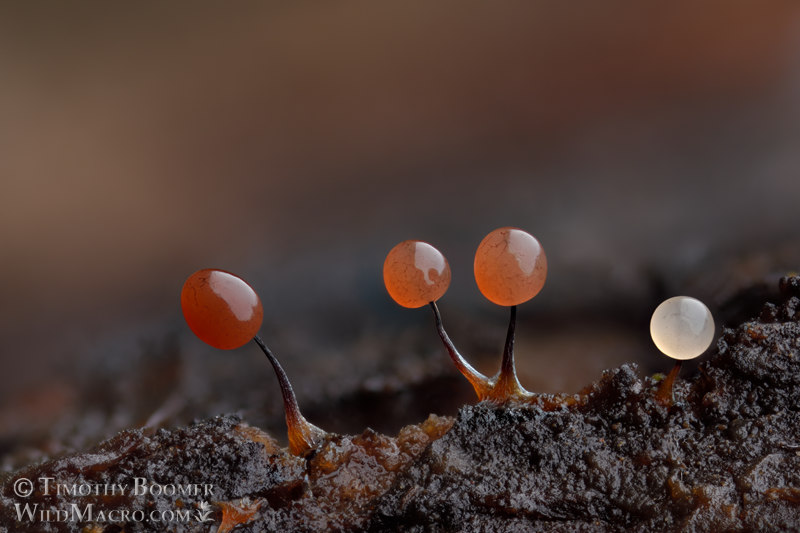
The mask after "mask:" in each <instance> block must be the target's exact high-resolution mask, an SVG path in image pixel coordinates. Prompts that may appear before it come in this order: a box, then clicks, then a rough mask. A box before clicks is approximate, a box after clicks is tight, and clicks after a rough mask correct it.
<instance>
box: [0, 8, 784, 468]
mask: <svg viewBox="0 0 800 533" xmlns="http://www.w3.org/2000/svg"><path fill="white" fill-rule="evenodd" d="M798 146H800V4H798V3H797V2H793V1H785V2H780V1H777V2H762V3H750V2H701V3H697V2H671V3H669V4H664V5H661V6H645V5H643V4H638V3H617V2H613V1H609V2H585V3H574V2H568V3H566V2H565V3H554V2H525V3H511V4H505V5H504V6H503V7H502V8H501V7H499V6H498V5H496V4H491V3H480V2H437V3H435V4H430V3H419V4H406V3H402V4H401V3H399V2H398V3H389V4H387V3H377V4H376V3H351V4H319V3H311V2H293V3H291V4H282V3H272V2H253V3H241V4H237V5H236V6H234V7H231V6H228V5H226V6H224V7H223V6H221V5H219V4H211V3H209V4H204V3H171V4H162V3H158V4H156V3H153V4H148V5H141V4H137V5H132V4H131V5H127V6H125V5H119V4H114V5H109V4H106V3H69V4H66V3H65V4H58V3H53V4H47V5H44V4H39V3H35V4H33V3H18V4H14V5H10V4H4V5H3V6H2V7H0V185H1V186H2V187H1V188H0V259H1V260H0V364H1V365H2V369H3V370H2V372H0V455H2V456H3V457H4V458H3V459H2V461H0V467H2V468H6V469H7V468H12V467H14V466H18V465H19V464H23V463H25V462H27V461H33V460H38V459H39V458H41V457H42V454H46V455H47V454H56V453H61V452H63V451H67V450H70V449H75V448H80V447H84V446H87V445H90V444H92V443H94V442H97V441H98V440H100V439H102V438H105V437H107V436H109V435H112V434H113V433H114V432H116V431H118V430H120V429H124V428H126V427H132V426H141V425H144V424H149V425H150V426H158V425H174V424H179V423H186V422H188V421H190V420H192V419H193V418H195V417H200V418H202V417H209V416H213V415H216V414H219V413H224V412H239V413H240V414H242V416H243V417H245V419H246V420H248V421H249V422H251V423H253V424H257V425H260V426H262V427H265V428H267V429H269V430H270V431H272V432H273V433H275V434H276V435H279V436H282V435H283V432H284V431H285V430H284V427H283V421H282V414H281V410H280V403H279V395H278V391H277V385H276V384H275V379H274V377H273V376H272V375H271V370H270V368H269V367H268V365H267V364H266V361H264V360H263V356H262V355H260V354H259V353H258V351H257V349H256V348H255V346H249V347H245V348H241V349H239V350H236V351H232V352H217V351H215V350H212V349H210V348H208V347H205V346H204V345H203V344H202V343H201V342H200V341H198V340H196V339H194V338H193V337H192V336H191V334H190V333H189V332H188V329H187V328H186V326H185V325H184V323H183V320H182V317H181V314H180V309H179V304H178V302H179V292H180V288H181V286H182V284H183V281H184V280H185V278H186V277H187V276H188V275H189V274H191V273H192V272H194V271H195V270H198V269H200V268H205V267H216V268H224V269H226V270H230V271H233V272H236V273H238V274H239V275H241V276H243V277H244V278H245V279H247V280H248V281H249V282H250V283H251V284H252V285H253V286H254V287H255V288H256V290H257V291H258V292H259V293H260V295H261V297H262V300H263V301H264V306H265V324H264V329H263V337H264V338H265V340H266V341H267V344H269V345H270V346H271V347H272V349H273V350H274V351H275V352H276V353H277V355H278V356H279V358H281V360H282V361H283V362H284V366H285V367H286V369H287V372H288V373H289V375H290V378H292V381H293V382H294V385H295V388H296V389H297V392H298V396H299V399H300V402H301V406H303V407H304V410H305V411H306V414H307V416H308V418H310V419H311V420H312V421H313V422H315V423H317V424H318V425H321V426H323V427H325V428H328V429H332V430H335V431H347V432H357V431H360V430H362V429H363V428H364V427H365V426H367V425H370V426H372V427H374V428H376V429H379V430H381V431H388V432H395V431H397V429H398V428H399V427H401V426H402V425H404V424H408V423H414V422H419V421H421V420H422V419H424V418H425V416H427V414H428V413H429V412H436V413H438V414H453V413H455V411H456V409H457V408H458V406H459V405H461V404H463V403H464V402H470V401H474V400H473V395H472V392H471V391H470V389H469V386H468V385H467V384H466V382H465V381H464V380H462V379H461V378H459V377H458V376H456V375H455V374H454V370H453V369H452V368H451V366H450V364H449V361H448V360H447V357H446V356H445V354H444V351H443V349H442V348H441V346H440V344H439V341H438V338H437V337H436V334H435V331H434V329H433V324H432V318H431V316H430V314H429V310H427V309H420V310H406V309H402V308H400V307H399V306H397V305H395V304H394V303H393V302H392V301H391V300H390V299H389V297H388V296H387V295H386V293H385V290H384V288H383V284H382V279H381V268H382V263H383V259H384V257H385V254H386V253H387V252H388V251H389V249H391V248H392V247H393V246H394V245H395V244H396V243H397V242H399V241H401V240H405V239H421V240H425V241H428V242H431V243H432V244H434V245H435V246H437V247H438V248H439V249H440V250H441V251H442V252H443V253H444V254H445V255H446V256H447V257H448V259H449V261H450V265H451V268H452V271H453V282H452V285H451V287H450V290H449V292H448V293H447V294H446V295H445V297H444V298H443V299H442V301H441V309H442V312H443V315H444V320H445V325H446V326H447V327H448V330H449V332H450V334H451V337H453V339H454V341H455V342H456V344H457V345H458V346H459V347H460V348H461V349H462V351H464V352H465V354H466V355H467V356H468V358H469V359H470V360H471V361H473V362H474V363H475V364H476V366H478V367H479V368H480V369H482V370H484V371H485V372H487V373H493V372H494V371H495V369H496V368H497V365H498V364H499V354H500V351H501V348H502V344H503V339H504V335H505V328H506V323H505V321H506V319H507V310H505V309H502V308H499V307H497V306H494V305H493V304H490V303H488V302H487V301H485V300H483V299H482V297H481V296H480V294H479V292H478V290H477V288H476V286H475V283H474V281H473V279H472V254H473V253H474V250H475V248H476V246H477V244H478V243H479V242H480V240H481V239H482V238H483V236H484V235H485V234H486V233H488V232H489V231H491V230H492V229H495V228H497V227H500V226H508V225H511V226H518V227H521V228H524V229H526V230H528V231H529V232H531V233H532V234H534V235H536V236H537V237H538V238H539V240H540V241H541V243H542V244H543V246H544V248H545V250H546V252H547V255H548V262H549V268H550V271H549V277H548V280H547V283H546V285H545V288H544V290H543V291H542V293H541V294H540V295H539V296H537V297H536V298H535V299H534V300H533V301H531V302H529V303H527V304H525V305H523V306H521V307H520V309H519V313H520V315H519V320H520V323H519V325H518V328H517V330H518V333H519V339H518V351H517V358H518V362H519V365H520V379H521V381H522V383H523V385H525V386H526V387H527V388H529V389H531V390H534V391H540V392H569V393H573V392H577V391H578V390H580V389H581V388H582V387H583V386H584V385H586V384H588V383H590V382H591V381H593V380H595V379H597V378H599V376H600V375H601V372H602V370H603V369H605V368H612V367H615V366H618V365H620V364H622V363H624V362H631V361H636V362H638V364H639V365H640V367H641V369H642V372H643V373H652V372H656V371H666V370H668V369H669V368H670V363H669V362H668V361H667V360H666V359H664V358H662V356H660V355H659V354H658V353H657V351H656V349H655V348H654V347H653V346H652V344H651V342H650V339H649V334H648V330H647V324H648V321H649V317H650V314H651V313H652V310H653V309H654V307H655V306H656V305H657V304H658V303H659V302H660V300H661V299H662V298H664V297H668V296H672V295H675V294H679V293H684V294H691V295H694V296H698V297H701V298H703V299H705V300H706V301H707V303H709V305H710V306H711V307H712V309H714V311H715V312H716V313H717V320H718V325H719V326H722V325H724V324H725V323H730V322H731V321H735V320H737V319H741V318H742V317H743V316H747V315H748V314H751V311H752V309H753V307H752V306H753V303H754V302H759V301H761V297H762V296H763V295H764V294H767V293H769V292H770V288H771V287H773V286H774V281H775V280H776V279H777V277H778V276H779V275H780V274H782V273H785V272H787V271H789V270H793V269H798V268H800V267H799V266H798V265H800V210H798V205H799V203H800V150H798ZM685 372H687V373H690V371H688V370H685Z"/></svg>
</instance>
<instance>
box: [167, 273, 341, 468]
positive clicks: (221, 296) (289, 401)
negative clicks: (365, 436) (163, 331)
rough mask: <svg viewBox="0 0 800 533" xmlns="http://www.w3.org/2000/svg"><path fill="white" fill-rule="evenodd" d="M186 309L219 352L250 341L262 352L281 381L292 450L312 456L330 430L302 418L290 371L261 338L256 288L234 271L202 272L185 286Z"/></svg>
mask: <svg viewBox="0 0 800 533" xmlns="http://www.w3.org/2000/svg"><path fill="white" fill-rule="evenodd" d="M181 307H182V309H183V316H184V318H186V323H187V324H188V325H189V327H190V328H191V330H192V331H193V332H194V333H195V335H197V336H198V337H199V338H200V340H202V341H204V342H206V343H207V344H209V345H211V346H213V347H214V348H221V349H228V350H229V349H233V348H239V347H240V346H243V345H244V344H246V343H247V342H249V341H250V340H253V341H255V343H256V344H257V345H258V347H259V348H261V351H263V352H264V355H266V356H267V359H268V360H269V362H270V364H272V368H273V370H274V371H275V375H276V377H277V378H278V384H279V385H280V388H281V396H282V397H283V408H284V411H285V413H286V426H287V427H288V434H289V449H290V450H291V451H292V453H293V454H295V455H303V454H305V453H307V452H308V451H310V450H312V449H314V448H315V447H316V446H317V445H318V444H319V443H320V442H321V441H322V440H323V439H324V438H325V437H326V436H327V433H325V431H323V430H322V429H320V428H318V427H317V426H315V425H313V424H311V423H310V422H309V421H308V420H306V419H305V417H304V416H303V415H302V413H301V412H300V407H299V406H298V405H297V398H296V396H295V394H294V389H292V384H291V383H290V382H289V378H288V376H287V375H286V372H285V371H284V370H283V367H281V364H280V363H279V362H278V359H277V358H276V357H275V355H274V354H273V353H272V351H271V350H270V349H269V348H267V345H266V344H264V341H263V340H261V337H259V336H258V335H257V333H258V330H259V328H261V321H262V318H263V315H264V312H263V308H262V306H261V299H260V298H259V297H258V294H256V291H254V290H253V288H252V287H250V285H248V284H247V283H246V282H245V281H244V280H243V279H241V278H240V277H238V276H235V275H233V274H231V273H230V272H225V271H223V270H216V269H204V270H199V271H197V272H195V273H194V274H192V275H191V276H189V278H188V279H187V280H186V282H185V283H184V285H183V290H182V291H181Z"/></svg>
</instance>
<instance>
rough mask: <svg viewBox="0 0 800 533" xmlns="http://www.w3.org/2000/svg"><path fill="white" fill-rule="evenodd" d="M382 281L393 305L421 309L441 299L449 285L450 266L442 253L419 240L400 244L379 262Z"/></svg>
mask: <svg viewBox="0 0 800 533" xmlns="http://www.w3.org/2000/svg"><path fill="white" fill-rule="evenodd" d="M383 282H384V284H385V285H386V290H387V291H389V296H391V297H392V298H393V299H394V301H395V302H397V303H399V304H400V305H402V306H403V307H410V308H416V307H422V306H423V305H427V304H429V303H430V302H434V301H436V300H438V299H439V298H441V297H442V296H443V295H444V293H445V292H447V288H448V287H449V286H450V265H448V264H447V259H445V258H444V256H443V255H442V253H441V252H440V251H439V250H437V249H436V248H434V247H433V246H431V245H430V244H428V243H426V242H422V241H403V242H401V243H400V244H398V245H397V246H395V247H394V248H392V250H391V251H390V252H389V255H387V256H386V261H384V262H383Z"/></svg>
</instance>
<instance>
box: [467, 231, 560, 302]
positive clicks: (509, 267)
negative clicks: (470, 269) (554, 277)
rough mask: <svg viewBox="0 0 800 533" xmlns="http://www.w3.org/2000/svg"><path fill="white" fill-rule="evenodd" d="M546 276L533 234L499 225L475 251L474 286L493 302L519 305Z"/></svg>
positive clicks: (542, 283) (536, 291) (540, 252)
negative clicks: (475, 283)
mask: <svg viewBox="0 0 800 533" xmlns="http://www.w3.org/2000/svg"><path fill="white" fill-rule="evenodd" d="M546 277H547V258H546V257H545V255H544V250H543V249H542V245H541V244H539V241H537V240H536V239H535V238H534V237H533V235H530V234H529V233H526V232H524V231H522V230H521V229H516V228H500V229H496V230H494V231H493V232H491V233H490V234H489V235H487V236H486V237H485V238H484V239H483V240H482V241H481V243H480V245H479V246H478V251H477V252H475V281H476V282H477V283H478V289H480V291H481V293H482V294H483V295H484V296H485V297H486V298H487V299H488V300H490V301H492V302H494V303H496V304H497V305H506V306H511V305H519V304H521V303H523V302H527V301H528V300H530V299H531V298H533V297H534V296H536V295H537V294H538V293H539V291H540V290H542V287H543V286H544V280H545V278H546Z"/></svg>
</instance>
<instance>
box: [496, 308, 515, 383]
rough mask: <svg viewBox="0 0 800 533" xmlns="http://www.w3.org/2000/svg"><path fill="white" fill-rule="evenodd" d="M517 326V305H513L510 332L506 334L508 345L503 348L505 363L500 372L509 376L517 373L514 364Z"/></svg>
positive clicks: (509, 323)
mask: <svg viewBox="0 0 800 533" xmlns="http://www.w3.org/2000/svg"><path fill="white" fill-rule="evenodd" d="M516 327H517V306H516V305H512V306H511V318H510V319H509V321H508V333H507V334H506V345H505V348H504V349H503V363H502V364H501V366H500V373H501V374H503V375H507V376H511V375H513V376H515V377H516V375H517V369H516V366H515V365H514V332H515V330H516Z"/></svg>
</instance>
